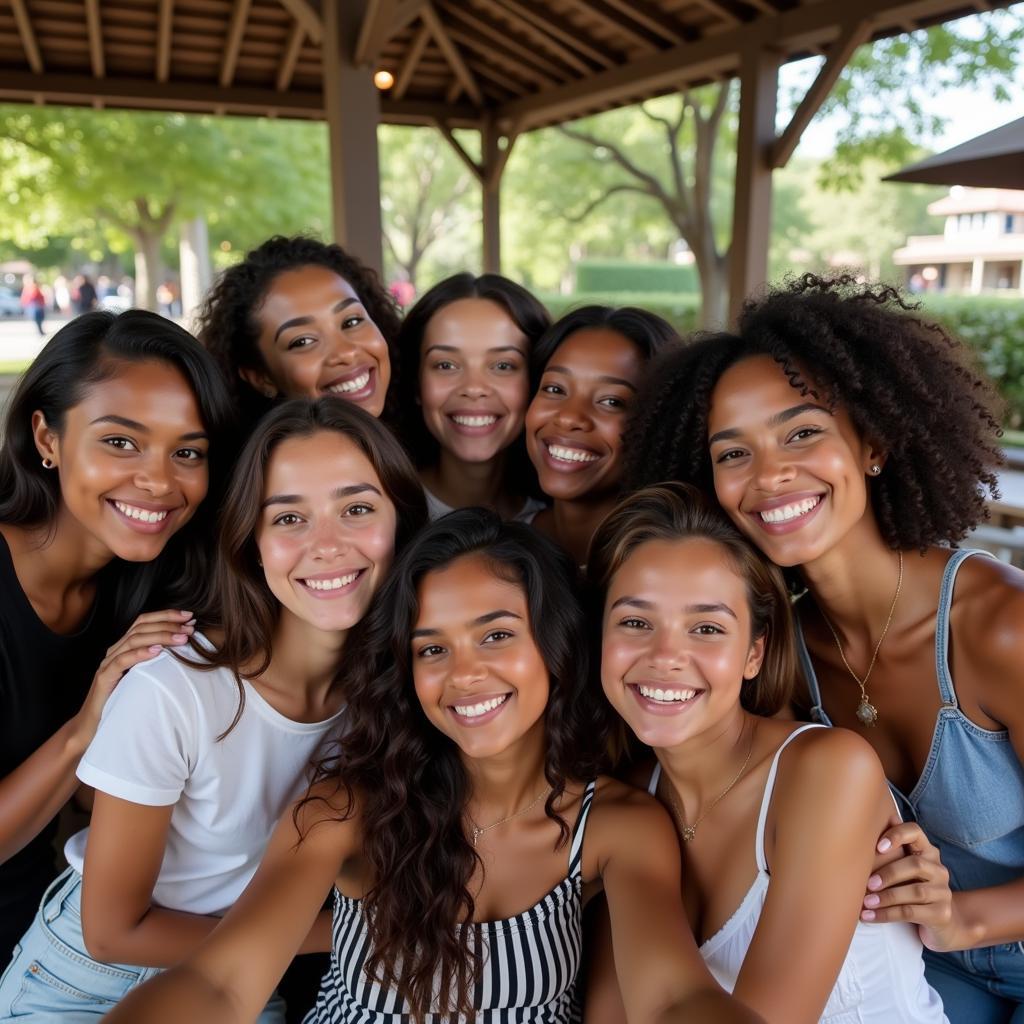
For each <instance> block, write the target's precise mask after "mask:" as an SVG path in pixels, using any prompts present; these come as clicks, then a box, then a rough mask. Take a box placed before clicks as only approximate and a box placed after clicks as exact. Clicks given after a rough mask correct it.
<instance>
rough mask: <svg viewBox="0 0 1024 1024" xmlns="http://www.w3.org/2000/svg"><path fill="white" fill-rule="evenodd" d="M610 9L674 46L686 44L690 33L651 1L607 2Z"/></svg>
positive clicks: (610, 0) (609, 0)
mask: <svg viewBox="0 0 1024 1024" xmlns="http://www.w3.org/2000/svg"><path fill="white" fill-rule="evenodd" d="M605 2H606V4H607V6H608V7H614V8H615V9H616V10H618V11H621V12H622V13H623V14H628V15H629V16H630V17H631V18H632V19H633V20H634V21H635V22H636V23H637V24H639V25H643V26H644V28H646V29H648V30H649V31H650V32H653V33H655V34H656V35H659V36H661V38H662V39H664V40H665V42H667V43H671V44H672V45H673V46H675V45H678V44H679V43H682V42H685V41H686V39H687V37H688V33H687V32H686V30H685V29H684V28H683V26H682V25H680V24H679V23H678V22H677V21H676V20H675V19H674V18H670V17H669V16H668V15H667V14H665V13H664V12H663V11H662V10H661V9H660V8H658V7H656V6H655V5H654V4H652V3H650V2H649V0H605Z"/></svg>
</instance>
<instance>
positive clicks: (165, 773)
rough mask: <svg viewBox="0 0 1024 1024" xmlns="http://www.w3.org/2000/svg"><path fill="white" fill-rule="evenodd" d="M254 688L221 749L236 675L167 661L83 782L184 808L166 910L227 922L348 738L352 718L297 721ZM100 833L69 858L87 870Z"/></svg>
mask: <svg viewBox="0 0 1024 1024" xmlns="http://www.w3.org/2000/svg"><path fill="white" fill-rule="evenodd" d="M203 642H206V641H205V639H204V640H203ZM186 652H187V654H186V656H187V657H189V658H190V659H191V660H193V661H197V660H198V659H199V655H197V654H196V653H195V652H193V651H191V650H190V649H186ZM243 685H244V687H245V710H244V711H243V712H242V716H241V718H239V720H238V724H237V725H236V726H235V727H234V729H232V730H231V732H230V733H228V735H227V736H225V737H224V739H222V740H220V741H219V742H218V740H217V737H218V736H219V735H220V734H221V733H222V732H224V730H225V729H227V727H228V726H229V725H230V724H231V721H232V719H233V718H234V717H235V713H236V711H237V710H238V685H237V683H236V682H235V678H234V676H233V675H232V673H231V672H230V671H229V670H228V669H223V668H218V669H214V670H212V671H205V672H204V671H201V670H200V669H198V668H192V667H191V666H189V665H185V664H182V663H181V662H180V661H178V660H177V658H175V657H174V656H173V655H171V654H170V653H168V652H167V651H164V652H162V653H161V654H158V655H157V656H156V657H155V658H154V659H153V660H152V661H147V662H145V663H143V664H141V665H137V666H136V667H135V668H133V669H132V670H131V671H130V672H128V673H127V674H126V675H125V677H124V678H123V679H122V680H121V682H120V683H118V684H117V688H116V689H115V690H114V692H113V694H112V695H111V697H110V699H109V700H108V701H107V704H106V707H104V709H103V715H102V718H101V720H100V725H99V729H98V731H97V733H96V736H95V737H94V739H93V741H92V743H90V744H89V748H88V750H86V752H85V756H84V757H83V758H82V761H81V763H80V764H79V766H78V777H79V778H80V779H81V780H82V781H83V782H84V783H86V784H87V785H89V786H93V787H95V788H96V789H98V790H100V791H101V792H104V793H109V794H110V795H111V796H116V797H119V798H120V799H122V800H130V801H131V802H132V803H136V804H145V805H147V806H152V807H166V806H168V805H170V804H173V805H174V810H173V812H172V813H171V823H170V830H169V831H168V834H167V849H166V852H165V853H164V859H163V863H162V864H161V866H160V874H159V876H158V878H157V882H156V885H155V886H154V888H153V902H154V903H156V904H158V905H159V906H161V907H167V908H169V909H171V910H183V911H188V912H190V913H193V914H223V913H224V912H225V911H226V910H227V909H228V908H229V907H230V906H231V905H232V904H233V903H234V902H235V900H236V899H237V898H238V896H239V894H240V893H241V892H242V890H243V889H244V888H245V886H246V885H247V884H248V882H249V879H250V878H252V876H253V874H254V873H255V871H256V868H257V866H258V865H259V862H260V859H261V858H262V856H263V852H264V850H265V849H266V846H267V843H268V841H269V840H270V834H271V832H272V831H273V829H274V826H275V825H276V824H277V822H278V819H279V818H280V817H281V815H282V814H283V812H284V811H285V810H286V809H287V807H288V806H289V804H290V803H291V802H292V801H293V800H295V799H296V798H297V797H298V796H300V795H301V794H302V792H303V791H304V789H305V786H306V783H307V781H308V774H307V768H308V765H309V763H310V760H311V758H312V756H313V754H314V753H315V752H316V750H317V747H318V746H319V744H320V741H321V740H322V739H323V737H324V736H325V734H327V733H331V734H336V733H337V732H339V731H340V727H341V723H340V718H341V716H342V714H343V713H344V712H343V711H339V712H338V713H337V714H336V715H334V716H332V717H331V718H329V719H327V720H326V721H323V722H311V723H307V722H293V721H292V720H291V719H289V718H285V716H284V715H282V714H280V713H279V712H277V711H275V710H274V709H273V708H272V707H271V706H270V705H269V704H268V703H267V702H266V701H265V700H264V699H263V698H262V697H261V696H260V695H259V693H258V692H257V691H256V689H255V688H254V687H253V686H252V685H251V684H250V683H248V682H243ZM88 832H89V830H88V829H85V830H83V831H82V832H79V833H77V834H76V835H74V836H72V837H71V838H70V839H69V840H68V842H67V845H66V847H65V849H64V855H65V856H66V857H67V859H68V863H69V864H70V865H71V866H72V867H73V868H75V870H76V871H81V870H82V863H83V860H84V856H85V842H86V837H87V835H88Z"/></svg>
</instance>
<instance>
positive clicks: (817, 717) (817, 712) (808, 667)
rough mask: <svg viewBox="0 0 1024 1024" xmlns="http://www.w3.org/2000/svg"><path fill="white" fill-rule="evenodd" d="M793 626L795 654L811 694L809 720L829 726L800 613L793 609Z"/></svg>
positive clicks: (829, 722)
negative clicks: (794, 631)
mask: <svg viewBox="0 0 1024 1024" xmlns="http://www.w3.org/2000/svg"><path fill="white" fill-rule="evenodd" d="M793 628H794V629H795V630H796V656H797V660H798V661H799V662H800V668H801V669H803V673H804V679H806V680H807V689H808V690H809V691H810V696H811V720H812V721H814V722H820V723H821V724H822V725H827V726H831V725H832V722H831V721H830V720H829V717H828V715H826V714H825V709H824V708H823V707H822V706H821V687H820V686H818V677H817V675H816V674H815V672H814V665H813V664H812V663H811V655H810V653H809V652H808V650H807V643H806V641H805V640H804V629H803V626H801V625H800V614H799V613H798V612H797V611H796V610H795V609H794V611H793Z"/></svg>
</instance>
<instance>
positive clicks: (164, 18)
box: [156, 0, 174, 82]
mask: <svg viewBox="0 0 1024 1024" xmlns="http://www.w3.org/2000/svg"><path fill="white" fill-rule="evenodd" d="M158 17H159V22H158V26H157V34H156V80H157V81H158V82H166V81H167V79H168V77H169V75H170V73H171V26H172V24H173V19H174V0H160V11H159V16H158Z"/></svg>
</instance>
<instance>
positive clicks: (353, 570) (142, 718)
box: [0, 398, 426, 1024]
mask: <svg viewBox="0 0 1024 1024" xmlns="http://www.w3.org/2000/svg"><path fill="white" fill-rule="evenodd" d="M425 518H426V509H425V504H424V499H423V494H422V490H421V488H420V485H419V481H418V479H417V477H416V474H415V471H414V470H413V468H412V465H411V463H410V462H409V460H408V458H407V457H406V455H405V453H404V452H403V450H402V448H401V446H400V445H399V444H398V443H397V441H395V440H394V438H393V437H392V436H391V435H390V434H389V433H388V432H387V430H386V429H385V428H384V427H382V426H380V425H379V424H378V423H377V422H376V421H375V420H374V419H373V418H372V417H370V416H369V415H367V414H366V413H364V412H363V411H362V410H360V409H358V408H356V407H354V406H352V405H351V404H350V403H346V402H344V401H343V400H342V399H338V398H321V399H316V400H314V401H306V400H301V399H300V400H295V401H291V402H287V403H285V404H284V405H282V406H280V407H278V408H277V409H275V410H274V411H273V412H271V413H269V414H268V415H267V416H266V417H265V418H264V419H263V420H262V421H261V422H260V424H259V425H258V427H257V428H256V431H255V433H254V434H253V436H252V437H251V438H250V440H249V442H248V444H247V445H246V448H245V450H244V452H243V453H242V456H241V458H240V459H239V462H238V465H237V466H236V468H235V472H234V476H233V478H232V481H231V484H230V487H229V489H228V494H227V497H226V499H225V502H224V507H223V511H222V518H221V528H220V535H219V539H218V550H217V566H216V570H215V573H214V578H213V580H212V581H211V585H210V588H209V599H208V600H207V602H206V608H207V610H206V612H205V614H203V613H201V614H200V615H199V626H200V629H201V630H202V632H197V633H196V635H195V637H194V640H193V643H192V646H191V648H190V649H189V650H188V651H187V653H186V654H184V655H181V654H173V653H171V652H169V651H165V652H163V653H161V654H159V655H158V656H157V657H155V658H154V659H153V660H152V661H149V662H146V663H145V664H144V665H140V666H138V667H136V668H135V669H133V670H132V671H131V672H129V673H128V674H127V675H126V676H125V677H124V679H123V680H122V681H121V683H120V684H119V685H118V687H117V689H116V691H115V692H114V694H113V696H112V697H111V698H110V700H109V701H108V703H107V706H106V708H105V709H104V713H103V719H102V721H101V723H100V727H99V730H98V732H97V734H96V737H95V739H94V740H93V742H92V744H91V745H90V747H89V749H88V750H87V751H86V754H85V756H84V758H83V759H82V762H81V765H80V767H79V770H78V774H79V777H80V778H81V779H82V781H83V782H85V783H87V784H88V785H91V786H93V787H95V789H96V803H95V808H94V811H93V817H92V825H91V827H90V828H89V829H87V830H86V831H85V832H81V833H79V834H78V835H76V836H73V837H72V838H71V839H70V840H69V842H68V844H67V848H66V851H65V852H66V854H67V858H68V861H69V863H70V864H71V867H70V868H69V869H68V870H67V871H66V872H65V873H64V874H63V875H62V876H61V877H60V878H58V879H57V880H56V881H55V882H54V883H53V885H52V886H51V887H50V889H49V891H48V892H47V893H46V895H45V896H44V898H43V901H42V904H41V905H40V910H39V913H38V914H37V915H36V918H35V921H34V922H33V924H32V925H31V926H30V928H29V930H28V932H27V933H26V934H25V936H24V937H23V938H22V940H21V942H20V944H19V946H18V947H16V949H15V956H14V959H13V961H12V962H11V964H10V966H9V967H8V968H7V970H6V972H5V973H4V975H3V978H2V979H0V1020H7V1019H14V1018H16V1019H17V1020H19V1021H30V1020H34V1021H52V1020H54V1019H58V1018H59V1019H61V1020H62V1021H65V1020H66V1021H69V1022H74V1021H83V1022H84V1021H95V1020H97V1019H99V1017H101V1016H102V1015H103V1014H104V1013H105V1012H106V1011H108V1010H109V1009H110V1007H111V1006H113V1005H114V1004H115V1003H116V1002H117V1001H118V1000H119V999H121V998H122V997H123V996H124V994H125V993H126V992H127V991H128V990H129V989H130V988H132V987H133V986H134V985H136V984H138V983H139V982H140V981H141V980H144V979H145V978H147V977H149V976H150V975H152V974H153V973H155V971H156V970H159V969H160V968H164V967H167V966H169V965H171V964H174V963H177V962H178V961H180V960H181V959H183V958H184V957H185V956H186V955H187V954H189V953H190V952H191V951H192V950H193V949H194V948H195V946H196V945H198V943H199V942H200V941H201V940H202V939H203V938H204V937H205V936H206V935H207V934H208V933H209V932H210V931H212V929H213V927H214V926H215V924H216V923H217V920H218V918H219V917H220V915H222V914H223V913H224V912H225V911H226V910H227V909H228V908H229V907H230V906H231V905H232V903H234V901H235V899H236V898H237V896H238V895H239V893H241V891H242V890H243V889H244V887H245V886H246V884H247V883H248V881H249V879H250V877H251V876H252V875H253V873H254V872H255V870H256V867H257V865H258V864H259V861H260V858H261V857H262V854H263V851H264V848H265V847H266V844H267V841H268V839H269V837H270V834H271V831H272V830H273V826H274V824H275V823H276V821H277V819H278V818H279V817H280V815H281V812H282V811H283V810H284V809H285V808H286V807H287V806H288V804H289V802H290V801H291V800H293V799H294V798H295V797H296V796H297V795H298V794H299V793H300V792H301V791H302V789H303V787H304V785H305V782H306V767H307V765H308V764H309V762H310V759H311V758H312V757H313V756H314V754H315V753H316V750H317V748H318V746H319V745H320V742H321V740H322V739H323V738H324V737H325V736H328V735H331V734H337V733H338V732H339V731H340V730H341V729H342V722H341V715H342V702H343V697H344V695H343V691H342V689H341V688H340V686H339V682H338V679H339V672H338V669H339V664H340V659H341V655H342V650H343V647H344V643H345V637H346V633H347V630H348V629H349V628H350V627H351V626H353V625H354V624H355V623H356V622H358V621H359V619H360V618H361V617H362V616H363V614H364V613H365V611H366V609H367V606H368V605H369V602H370V599H371V597H372V595H373V593H374V590H375V589H376V587H377V586H378V585H379V583H380V582H381V580H382V578H383V577H384V575H385V573H386V572H387V570H388V568H389V566H390V564H391V560H392V556H393V554H394V551H395V547H396V545H401V544H402V543H403V542H404V541H405V540H406V539H407V538H408V537H410V536H411V535H412V534H413V533H414V532H415V531H416V529H418V527H419V526H420V525H421V524H422V523H423V521H424V520H425ZM327 924H328V922H327V920H326V917H325V919H324V921H322V922H320V923H319V924H318V926H317V927H314V929H313V931H311V932H310V935H309V937H308V938H307V943H306V947H305V948H306V949H309V950H312V949H326V948H328V945H329V929H328V927H327ZM283 1019H284V1018H283V1008H282V1006H281V1003H280V1000H273V1001H272V1002H271V1003H270V1004H268V1006H267V1008H266V1010H265V1011H264V1014H263V1016H262V1017H261V1021H265V1022H267V1024H270V1022H282V1021H283Z"/></svg>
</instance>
